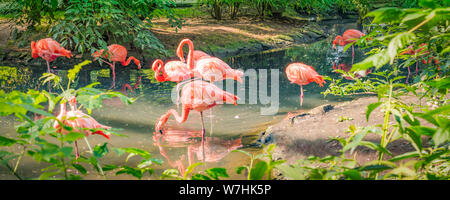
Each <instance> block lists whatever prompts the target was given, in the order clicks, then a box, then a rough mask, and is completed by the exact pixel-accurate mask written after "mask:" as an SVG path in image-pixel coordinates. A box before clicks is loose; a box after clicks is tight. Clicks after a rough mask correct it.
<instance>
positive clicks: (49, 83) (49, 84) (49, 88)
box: [46, 60, 52, 93]
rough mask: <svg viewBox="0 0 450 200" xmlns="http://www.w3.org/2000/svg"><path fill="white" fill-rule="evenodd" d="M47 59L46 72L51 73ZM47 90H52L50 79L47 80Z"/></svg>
mask: <svg viewBox="0 0 450 200" xmlns="http://www.w3.org/2000/svg"><path fill="white" fill-rule="evenodd" d="M46 61H47V73H51V72H50V63H49V62H48V60H46ZM48 92H50V93H51V92H52V81H49V82H48Z"/></svg>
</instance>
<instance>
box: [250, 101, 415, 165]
mask: <svg viewBox="0 0 450 200" xmlns="http://www.w3.org/2000/svg"><path fill="white" fill-rule="evenodd" d="M405 100H406V101H407V102H411V103H415V104H418V102H420V101H419V100H418V99H417V98H416V97H406V99H405ZM375 102H377V97H376V96H369V97H361V98H358V99H356V100H353V101H348V102H344V103H341V104H338V105H335V106H332V105H322V106H319V107H316V108H314V109H312V110H311V111H309V112H307V113H293V114H291V115H288V116H287V117H286V118H285V119H283V120H282V121H281V122H279V123H277V124H275V125H273V126H270V127H268V128H267V129H266V131H264V132H263V133H261V134H260V137H259V139H258V140H257V143H262V144H270V143H274V144H276V145H277V148H276V149H275V153H274V159H277V160H278V159H283V160H286V161H287V163H289V164H294V163H296V161H297V160H299V159H304V158H307V157H309V156H318V157H325V156H328V155H338V154H339V150H340V149H341V145H340V144H339V143H338V142H337V141H332V142H330V141H329V139H330V138H332V137H337V136H338V137H347V136H348V135H347V133H346V130H347V129H348V127H349V126H350V125H354V126H356V127H366V126H370V125H376V124H382V123H383V120H384V115H383V113H382V112H381V111H380V108H377V109H375V110H374V111H373V112H372V114H371V116H370V118H369V121H366V117H365V116H366V115H365V114H366V109H367V106H368V105H369V104H371V103H375ZM422 103H423V102H422ZM343 118H347V120H342V119H343ZM391 123H393V119H392V120H391ZM365 140H369V141H373V142H379V140H380V136H378V135H375V134H368V135H367V136H366V138H365ZM387 148H388V149H389V150H390V151H391V153H392V154H393V156H396V155H399V154H402V153H406V152H409V151H413V150H414V148H413V147H412V146H411V145H410V144H409V142H407V141H405V140H396V141H394V142H392V143H390V144H389V145H388V147H387ZM345 156H346V157H350V158H356V160H357V162H358V163H359V164H363V163H365V162H367V161H371V160H376V159H377V153H376V151H374V150H371V149H368V148H363V147H361V148H357V149H356V150H355V153H354V154H353V155H350V154H346V155H345ZM386 158H388V156H386Z"/></svg>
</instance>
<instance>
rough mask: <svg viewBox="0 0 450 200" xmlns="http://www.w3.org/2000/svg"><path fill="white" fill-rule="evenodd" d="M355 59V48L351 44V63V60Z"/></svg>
mask: <svg viewBox="0 0 450 200" xmlns="http://www.w3.org/2000/svg"><path fill="white" fill-rule="evenodd" d="M354 59H355V48H354V46H353V45H352V65H353V60H354Z"/></svg>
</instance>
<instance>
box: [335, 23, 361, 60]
mask: <svg viewBox="0 0 450 200" xmlns="http://www.w3.org/2000/svg"><path fill="white" fill-rule="evenodd" d="M364 35H366V34H364V33H362V32H361V31H358V30H356V29H348V30H346V31H345V32H344V34H343V35H342V36H340V35H338V36H336V38H335V39H334V41H333V49H335V48H336V45H338V44H339V45H340V46H345V45H347V44H349V43H352V42H355V41H357V40H358V39H359V38H361V37H363V36H364ZM354 56H355V49H354V45H352V64H353V59H354Z"/></svg>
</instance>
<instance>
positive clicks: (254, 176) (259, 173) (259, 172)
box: [250, 161, 268, 180]
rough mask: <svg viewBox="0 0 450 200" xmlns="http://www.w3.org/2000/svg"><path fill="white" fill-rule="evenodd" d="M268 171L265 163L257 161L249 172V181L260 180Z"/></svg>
mask: <svg viewBox="0 0 450 200" xmlns="http://www.w3.org/2000/svg"><path fill="white" fill-rule="evenodd" d="M267 170H268V166H267V163H266V162H264V161H259V162H258V163H256V165H255V166H254V167H253V168H252V169H251V170H250V180H261V179H262V178H263V177H264V175H265V174H266V172H267Z"/></svg>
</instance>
